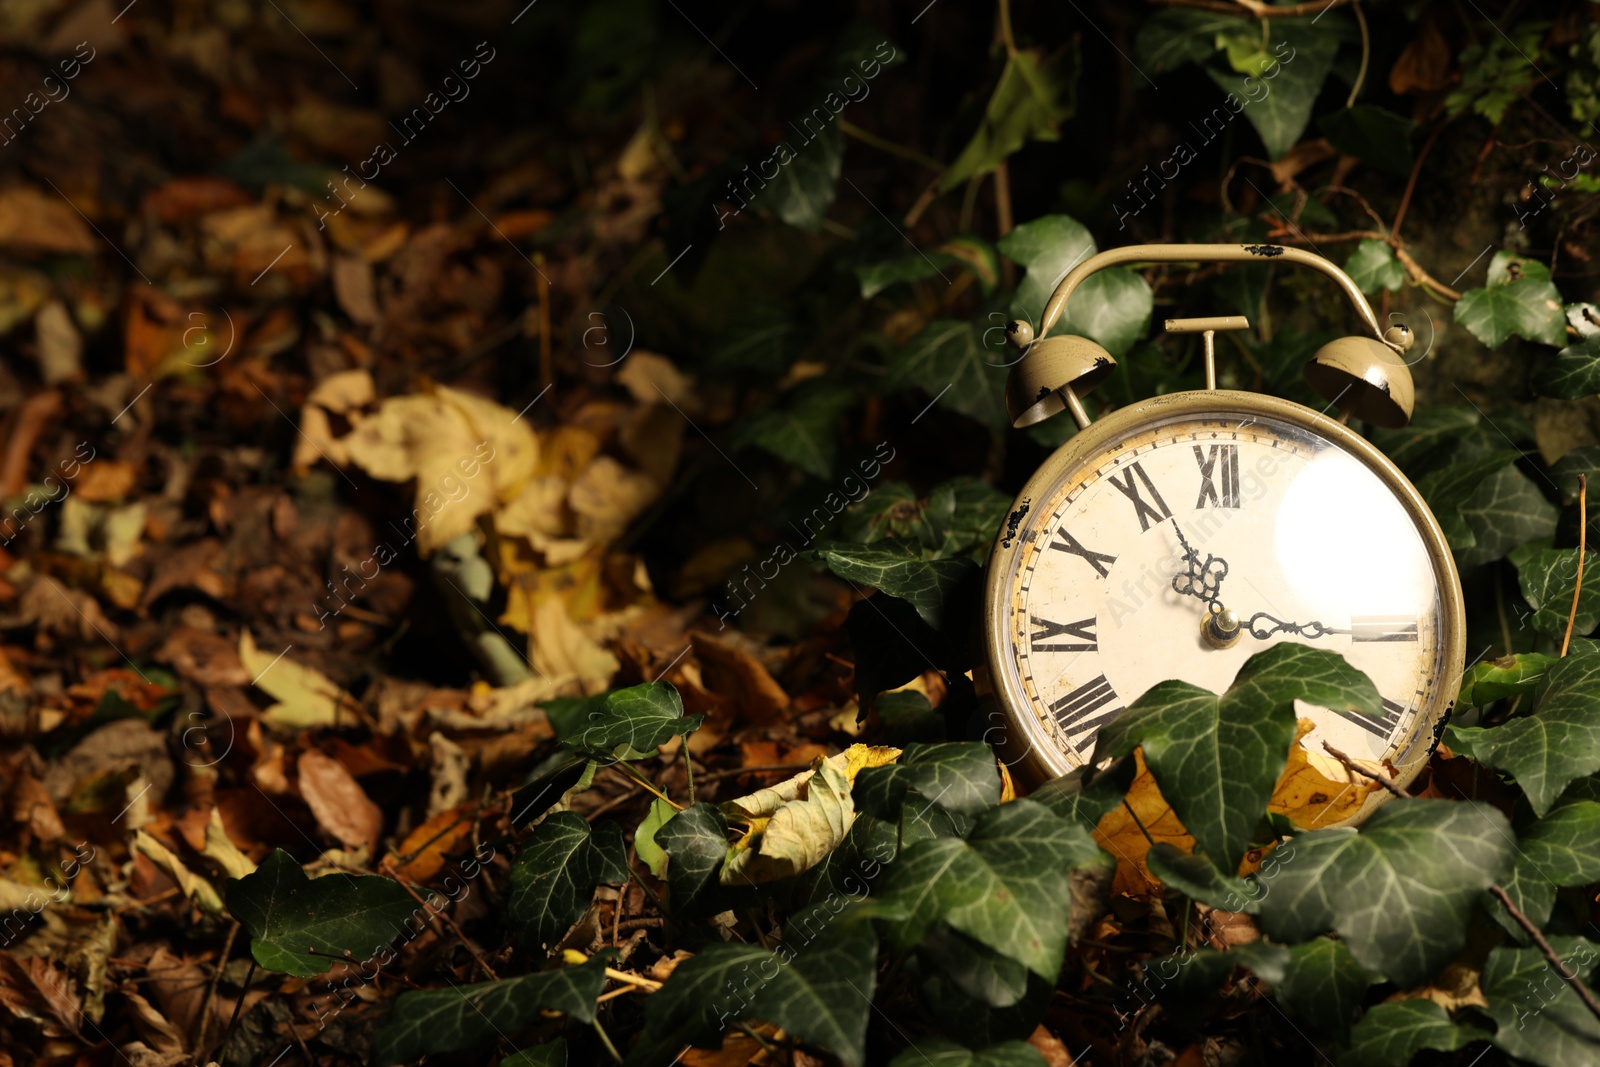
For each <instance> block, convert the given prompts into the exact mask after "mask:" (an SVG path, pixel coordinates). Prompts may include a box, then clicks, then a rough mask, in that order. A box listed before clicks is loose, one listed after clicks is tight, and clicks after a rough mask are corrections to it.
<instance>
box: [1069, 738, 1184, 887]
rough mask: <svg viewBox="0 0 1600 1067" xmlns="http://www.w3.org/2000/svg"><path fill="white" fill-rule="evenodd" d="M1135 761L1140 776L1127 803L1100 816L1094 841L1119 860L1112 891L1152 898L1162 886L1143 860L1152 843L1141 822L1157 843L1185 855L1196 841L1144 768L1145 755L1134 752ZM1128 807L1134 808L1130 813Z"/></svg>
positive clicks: (1131, 790)
mask: <svg viewBox="0 0 1600 1067" xmlns="http://www.w3.org/2000/svg"><path fill="white" fill-rule="evenodd" d="M1134 759H1135V760H1136V761H1137V764H1138V774H1137V775H1135V777H1134V779H1133V784H1132V785H1130V786H1129V787H1128V793H1127V796H1126V797H1125V798H1124V799H1125V800H1126V801H1127V803H1125V804H1118V805H1117V806H1116V807H1114V808H1112V809H1111V810H1110V811H1108V812H1106V813H1105V814H1104V815H1103V816H1101V817H1100V823H1099V825H1098V826H1096V827H1095V831H1094V839H1095V842H1096V843H1097V844H1099V846H1100V847H1101V848H1103V849H1105V850H1106V851H1107V852H1109V853H1111V854H1112V855H1113V856H1115V857H1116V859H1117V873H1116V877H1115V878H1114V879H1113V880H1112V883H1111V889H1112V892H1113V893H1126V894H1128V895H1129V896H1136V897H1138V896H1147V895H1149V894H1150V893H1151V892H1154V891H1155V890H1156V889H1157V887H1159V886H1160V884H1161V883H1160V882H1158V881H1157V880H1156V878H1155V877H1154V876H1153V875H1152V874H1151V873H1150V868H1148V867H1146V866H1145V862H1144V858H1145V856H1146V855H1147V854H1148V853H1149V851H1150V841H1148V840H1146V838H1145V835H1144V831H1141V830H1140V829H1139V823H1143V824H1144V829H1145V830H1148V831H1149V833H1150V837H1151V838H1153V839H1154V840H1156V841H1166V842H1168V843H1169V844H1171V845H1173V846H1174V847H1176V848H1179V849H1181V850H1183V851H1184V852H1192V851H1193V850H1194V838H1193V837H1191V836H1189V832H1188V831H1187V830H1185V829H1184V828H1183V824H1182V823H1180V822H1179V821H1178V816H1177V814H1176V813H1175V812H1174V811H1173V810H1172V808H1171V806H1169V805H1168V804H1167V801H1166V798H1165V797H1163V796H1162V795H1161V790H1160V788H1159V787H1158V786H1157V785H1156V780H1155V778H1154V777H1153V776H1152V775H1151V774H1150V771H1149V768H1147V767H1146V766H1145V765H1144V752H1143V751H1142V750H1140V749H1134ZM1129 808H1132V809H1133V811H1132V813H1131V814H1130V813H1129V810H1128V809H1129ZM1135 815H1137V816H1138V822H1135V821H1134V816H1135Z"/></svg>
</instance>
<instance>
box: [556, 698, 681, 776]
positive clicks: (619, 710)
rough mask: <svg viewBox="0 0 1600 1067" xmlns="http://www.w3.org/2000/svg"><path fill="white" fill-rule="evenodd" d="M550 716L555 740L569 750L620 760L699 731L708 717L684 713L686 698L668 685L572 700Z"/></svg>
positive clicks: (636, 756) (643, 753)
mask: <svg viewBox="0 0 1600 1067" xmlns="http://www.w3.org/2000/svg"><path fill="white" fill-rule="evenodd" d="M549 714H550V725H551V726H552V727H553V728H554V729H555V732H556V737H557V738H559V739H560V741H561V743H562V744H564V745H566V746H567V747H568V748H571V749H575V750H577V751H579V752H584V753H587V754H589V755H593V756H615V757H616V758H618V759H639V758H640V757H641V756H642V755H646V754H649V753H651V752H653V751H655V749H657V748H658V747H660V746H661V745H662V744H663V743H664V742H666V741H667V740H669V739H670V738H673V737H678V736H680V735H682V734H688V733H692V732H694V731H695V730H696V729H698V728H699V726H700V721H701V719H703V718H704V716H703V715H684V713H683V698H682V697H680V696H679V695H678V690H677V689H676V688H675V687H674V686H672V685H671V684H669V683H667V682H647V683H645V684H644V685H635V686H630V687H629V688H627V689H618V690H615V691H613V692H610V693H606V694H605V695H604V696H600V697H592V698H589V699H587V700H581V701H573V702H572V703H571V704H570V705H565V706H563V707H562V708H561V709H560V710H559V711H557V710H556V709H555V708H551V709H549Z"/></svg>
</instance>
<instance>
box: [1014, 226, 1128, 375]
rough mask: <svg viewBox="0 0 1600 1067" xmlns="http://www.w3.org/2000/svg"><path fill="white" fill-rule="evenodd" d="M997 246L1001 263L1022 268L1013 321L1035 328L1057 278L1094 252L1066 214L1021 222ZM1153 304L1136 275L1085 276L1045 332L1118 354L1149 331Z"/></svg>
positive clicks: (1122, 270) (1120, 270)
mask: <svg viewBox="0 0 1600 1067" xmlns="http://www.w3.org/2000/svg"><path fill="white" fill-rule="evenodd" d="M998 247H999V249H1000V251H1001V252H1002V253H1004V254H1005V256H1006V258H1007V259H1009V260H1011V261H1012V262H1013V263H1016V264H1018V265H1019V266H1021V267H1024V268H1026V270H1027V273H1026V274H1025V275H1024V276H1023V279H1022V284H1021V285H1019V286H1017V294H1016V297H1015V298H1014V299H1013V300H1012V302H1011V307H1012V313H1013V314H1014V315H1015V316H1016V317H1018V318H1021V319H1026V320H1027V321H1028V322H1030V323H1032V324H1033V326H1034V328H1035V329H1038V327H1039V325H1040V323H1041V321H1042V319H1043V315H1044V307H1045V304H1046V303H1048V302H1049V300H1050V294H1051V293H1053V292H1054V291H1055V288H1056V286H1057V285H1059V284H1060V283H1061V279H1063V278H1065V277H1066V276H1067V274H1068V272H1070V271H1071V270H1072V268H1073V267H1076V266H1077V265H1078V264H1079V263H1082V262H1083V261H1084V260H1086V259H1088V258H1089V257H1090V256H1092V255H1094V254H1095V251H1096V245H1095V241H1094V237H1093V236H1091V235H1090V233H1089V231H1088V230H1087V229H1085V228H1084V226H1083V225H1082V224H1081V223H1079V222H1078V221H1077V220H1076V219H1073V218H1070V217H1068V216H1066V215H1045V216H1042V217H1041V218H1037V219H1034V220H1033V221H1032V222H1026V223H1023V224H1022V225H1021V226H1018V227H1017V228H1016V229H1014V230H1012V231H1011V232H1010V233H1008V234H1006V235H1005V236H1004V237H1002V238H1001V239H1000V242H999V245H998ZM1154 306H1155V297H1154V294H1152V292H1151V291H1150V286H1149V285H1148V284H1146V282H1145V280H1144V278H1143V277H1142V276H1141V275H1140V274H1138V273H1137V272H1136V271H1132V270H1129V269H1128V268H1126V267H1112V268H1110V269H1108V270H1102V271H1099V272H1097V273H1095V274H1092V275H1090V276H1089V277H1088V278H1087V279H1085V280H1084V282H1083V284H1082V285H1080V286H1078V288H1077V289H1076V290H1075V291H1074V292H1073V294H1072V297H1071V299H1070V300H1068V301H1067V306H1066V308H1065V309H1063V311H1062V314H1061V318H1060V320H1059V321H1057V323H1056V325H1055V327H1054V328H1053V329H1052V330H1051V331H1050V332H1051V334H1052V335H1057V334H1068V333H1071V334H1081V335H1083V336H1086V337H1089V338H1091V339H1092V340H1094V341H1095V342H1097V343H1098V344H1100V345H1101V346H1102V347H1104V348H1105V349H1106V351H1108V352H1110V353H1111V354H1112V355H1115V356H1120V355H1122V354H1123V353H1125V352H1127V351H1128V350H1129V349H1130V348H1132V347H1133V345H1134V343H1135V342H1137V341H1138V340H1139V338H1141V337H1143V336H1144V334H1145V331H1146V330H1148V329H1149V327H1150V313H1151V310H1152V309H1153V308H1154Z"/></svg>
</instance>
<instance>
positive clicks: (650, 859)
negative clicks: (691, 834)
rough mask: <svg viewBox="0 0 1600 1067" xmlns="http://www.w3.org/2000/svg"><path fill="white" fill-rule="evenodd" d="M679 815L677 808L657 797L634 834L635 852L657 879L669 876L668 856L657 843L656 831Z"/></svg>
mask: <svg viewBox="0 0 1600 1067" xmlns="http://www.w3.org/2000/svg"><path fill="white" fill-rule="evenodd" d="M677 813H678V809H677V808H675V807H673V806H672V805H671V804H670V803H668V802H667V801H665V800H663V799H662V798H660V797H657V798H656V799H655V800H653V801H651V803H650V811H649V812H648V813H647V814H646V815H645V817H644V821H643V822H641V823H640V824H639V828H638V829H637V830H635V831H634V832H633V850H634V851H635V852H637V853H638V854H639V861H640V862H641V863H643V864H644V865H645V866H646V867H648V868H650V873H651V874H653V875H655V876H656V877H657V878H665V877H666V875H667V854H666V853H665V852H664V851H662V848H661V846H660V845H659V844H657V843H656V831H657V830H659V829H661V827H662V826H663V825H664V824H665V823H666V821H667V820H668V819H670V818H672V817H673V816H674V815H676V814H677Z"/></svg>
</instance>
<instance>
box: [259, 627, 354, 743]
mask: <svg viewBox="0 0 1600 1067" xmlns="http://www.w3.org/2000/svg"><path fill="white" fill-rule="evenodd" d="M288 651H289V650H288V649H287V648H286V649H284V651H283V652H281V653H279V654H277V655H276V656H273V655H269V654H268V653H266V652H263V651H261V650H259V649H257V648H256V642H255V638H253V637H251V636H250V631H249V630H241V631H240V633H239V662H241V663H243V664H244V669H245V670H246V671H248V672H250V675H251V677H252V678H254V682H253V683H252V684H253V685H255V686H256V688H258V689H261V690H264V691H265V692H266V693H268V694H269V695H270V696H272V697H273V699H275V700H277V701H278V703H276V704H274V705H272V707H270V708H268V709H267V710H266V711H264V712H262V713H261V715H260V720H261V722H262V723H264V724H266V725H267V726H271V727H275V728H276V729H278V730H280V731H283V732H285V733H297V732H299V731H301V730H309V729H311V728H312V727H315V726H334V725H337V724H338V723H339V722H341V721H344V722H349V721H351V720H352V719H353V718H355V717H357V716H359V714H360V711H361V706H360V705H359V704H357V703H356V702H355V699H354V698H353V697H351V696H350V694H348V693H346V692H345V691H344V690H343V689H340V688H339V687H338V686H337V685H335V684H334V683H333V682H332V681H331V680H330V679H329V678H328V677H327V675H325V674H323V673H322V672H321V671H318V670H315V669H313V668H311V667H307V666H304V665H303V664H299V663H296V662H295V661H294V660H292V659H290V658H289V655H288Z"/></svg>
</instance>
